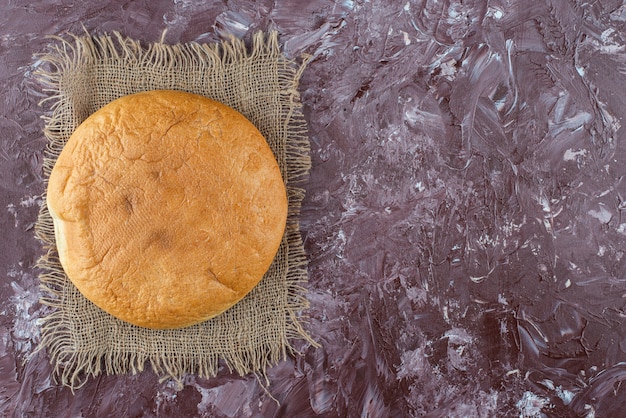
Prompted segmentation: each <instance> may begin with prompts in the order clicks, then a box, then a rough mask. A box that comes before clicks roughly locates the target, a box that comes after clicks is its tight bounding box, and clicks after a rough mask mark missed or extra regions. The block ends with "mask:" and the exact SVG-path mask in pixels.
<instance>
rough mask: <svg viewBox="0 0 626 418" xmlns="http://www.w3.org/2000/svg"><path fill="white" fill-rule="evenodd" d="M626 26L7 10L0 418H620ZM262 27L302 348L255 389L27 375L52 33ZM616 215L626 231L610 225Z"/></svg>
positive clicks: (539, 9)
mask: <svg viewBox="0 0 626 418" xmlns="http://www.w3.org/2000/svg"><path fill="white" fill-rule="evenodd" d="M625 22H626V5H625V4H624V2H623V1H619V0H603V1H594V2H586V1H582V0H577V1H568V0H537V1H525V0H465V1H461V0H438V1H437V0H403V1H391V2H387V1H383V0H372V1H357V0H355V1H351V0H343V1H339V0H337V1H332V0H312V1H310V2H301V1H287V0H271V1H270V0H262V1H257V2H248V1H243V0H237V1H228V0H226V1H219V2H218V1H207V2H200V1H190V0H174V1H170V2H164V1H154V2H153V1H147V0H137V1H123V0H116V1H109V2H75V1H69V0H64V1H61V0H55V1H46V2H31V1H24V0H15V1H14V0H3V1H2V2H1V4H0V86H1V88H2V92H3V94H2V99H1V100H0V188H1V191H0V208H1V209H2V211H1V214H2V216H1V217H0V222H1V228H2V234H3V239H2V248H1V250H0V295H1V298H0V311H1V312H2V317H1V323H0V383H1V385H0V415H1V416H15V417H99V416H108V417H170V416H173V417H174V416H176V417H179V416H189V417H240V416H264V417H265V416H280V417H309V416H327V417H335V416H364V417H389V416H393V417H402V416H429V417H493V416H521V417H540V416H550V417H570V416H585V417H617V416H622V413H623V412H622V411H623V409H624V408H625V407H626V391H625V389H624V387H623V385H622V382H623V381H624V380H626V323H625V322H626V217H625V218H624V219H622V213H624V210H626V155H625V154H626V144H625V142H624V141H626V138H625V136H624V128H623V127H622V125H623V124H624V120H623V118H624V115H625V114H626V101H625V100H626V99H625V97H626V82H625V75H626V46H625V42H624V40H625V38H626V33H625V31H624V29H625ZM83 26H84V27H85V28H86V29H87V30H89V31H93V32H95V33H102V32H110V31H114V30H118V31H121V32H122V33H123V34H124V35H127V36H131V37H134V38H138V39H141V40H142V41H144V42H146V43H147V42H152V41H156V40H158V39H160V37H161V35H162V33H163V30H165V29H167V32H166V35H165V41H166V42H168V43H178V42H188V41H198V42H214V41H216V40H219V39H220V38H221V37H223V36H224V35H226V34H234V35H236V36H240V37H243V38H246V39H248V38H249V35H250V34H251V33H252V32H254V31H256V30H259V29H276V30H278V31H279V33H280V36H281V37H280V40H281V44H282V45H283V46H284V51H285V53H286V54H287V55H289V56H292V57H298V56H300V55H301V54H302V53H307V54H310V55H312V56H313V59H312V61H311V63H310V65H309V67H308V69H307V71H306V72H305V73H304V76H303V80H302V83H301V92H302V99H303V102H304V105H305V114H306V117H307V120H308V122H309V127H310V138H311V146H312V159H313V168H312V171H311V176H310V180H309V183H308V185H307V198H306V200H305V202H304V207H303V213H302V233H303V237H304V239H305V243H306V249H307V254H308V257H309V260H310V282H309V285H308V288H309V292H310V293H309V299H310V301H311V309H310V311H309V312H308V314H309V316H310V324H309V326H308V330H309V331H310V333H311V335H312V336H313V338H315V339H316V340H317V341H319V342H320V343H321V344H322V348H320V349H314V348H311V347H308V346H306V345H303V344H298V346H299V348H300V349H301V350H302V352H303V356H301V357H297V358H290V359H287V360H286V361H284V362H282V363H280V364H278V365H276V366H275V367H273V368H272V369H271V370H270V371H269V377H270V379H271V385H270V387H269V392H270V393H271V394H272V395H273V396H274V397H275V398H276V399H277V400H278V401H279V402H280V405H278V404H277V403H276V402H275V401H274V400H272V399H271V398H270V397H269V396H268V395H267V394H266V393H265V392H264V390H263V388H262V387H261V386H260V385H259V383H258V382H257V380H256V379H255V378H254V377H252V376H246V377H243V378H242V377H239V376H233V375H230V374H229V373H228V371H227V370H223V371H222V372H221V373H220V375H219V376H218V377H217V378H215V379H209V380H206V379H199V378H196V377H194V376H189V377H188V378H187V379H186V381H185V386H184V388H183V389H182V390H178V389H177V388H176V387H175V385H173V384H172V383H171V382H163V383H159V382H158V379H157V378H156V377H155V376H154V375H153V374H152V373H151V372H145V373H143V374H140V375H137V376H101V377H99V378H96V379H91V380H90V381H89V382H88V384H87V385H86V386H85V387H83V388H81V389H79V390H77V391H76V393H74V394H72V392H71V391H70V390H69V389H67V388H63V387H59V386H58V385H56V384H54V382H53V381H51V377H50V372H51V370H50V366H49V364H48V360H47V357H46V355H45V353H41V352H40V353H35V354H33V352H34V349H35V347H36V346H37V343H38V340H39V331H38V327H37V319H38V318H39V317H41V316H42V315H43V314H44V313H45V312H44V311H45V308H43V307H42V306H41V305H39V304H38V296H39V294H38V287H37V278H36V274H37V273H36V271H35V270H34V268H33V266H34V263H35V261H36V259H37V257H38V255H39V254H40V253H41V249H40V246H39V244H38V242H37V241H35V239H34V238H33V224H34V222H35V219H36V214H37V211H38V207H39V205H40V204H41V199H40V198H39V195H40V194H41V192H42V191H43V185H42V174H41V160H42V151H43V148H44V146H45V140H44V138H43V135H42V128H43V121H42V120H41V119H40V116H41V115H42V114H43V110H42V109H41V108H40V107H38V106H37V103H38V101H39V100H41V99H42V98H43V97H44V96H43V95H42V93H41V92H40V91H39V89H38V88H37V86H36V83H35V80H34V78H33V76H32V72H33V70H34V69H35V68H36V67H37V66H38V65H39V63H38V62H37V59H36V58H34V57H33V54H35V53H38V52H41V51H42V50H43V49H44V47H45V45H46V44H47V43H48V42H50V40H49V39H46V38H45V36H46V35H61V34H63V33H65V32H68V31H69V32H73V33H82V32H83ZM625 215H626V213H625Z"/></svg>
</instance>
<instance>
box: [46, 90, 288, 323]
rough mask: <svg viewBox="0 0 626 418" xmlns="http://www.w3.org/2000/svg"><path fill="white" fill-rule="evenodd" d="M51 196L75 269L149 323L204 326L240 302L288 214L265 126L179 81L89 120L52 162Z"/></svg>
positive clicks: (83, 281) (88, 292)
mask: <svg viewBox="0 0 626 418" xmlns="http://www.w3.org/2000/svg"><path fill="white" fill-rule="evenodd" d="M47 204H48V208H49V210H50V214H51V215H52V219H53V221H54V228H55V237H56V243H57V247H58V251H59V257H60V261H61V264H62V266H63V268H64V270H65V272H66V274H67V276H68V277H69V279H70V280H71V281H72V282H73V283H74V285H76V287H77V288H78V289H79V290H80V291H81V292H82V293H83V295H85V297H87V299H89V300H91V301H92V302H93V303H94V304H96V305H97V306H99V307H100V308H102V309H103V310H104V311H106V312H108V313H110V314H111V315H114V316H116V317H117V318H120V319H122V320H124V321H127V322H130V323H132V324H135V325H139V326H142V327H147V328H180V327H185V326H189V325H192V324H196V323H199V322H202V321H205V320H207V319H209V318H212V317H214V316H216V315H219V314H220V313H222V312H224V311H225V310H227V309H228V308H230V307H231V306H233V305H234V304H235V303H237V302H238V301H239V300H241V299H242V298H243V297H244V296H245V295H246V294H247V293H248V292H249V291H250V290H252V288H253V287H254V286H255V285H256V284H257V283H258V282H259V281H260V280H261V278H262V277H263V275H264V274H265V272H266V271H267V269H268V268H269V266H270V264H271V263H272V261H273V259H274V257H275V255H276V252H277V251H278V247H279V245H280V243H281V241H282V237H283V233H284V229H285V224H286V219H287V196H286V191H285V185H284V182H283V179H282V176H281V171H280V168H279V166H278V164H277V162H276V159H275V157H274V154H273V153H272V150H271V149H270V147H269V146H268V144H267V142H266V141H265V139H264V138H263V136H262V135H261V133H260V132H259V131H258V130H257V129H256V127H255V126H254V125H253V124H252V123H250V122H249V121H248V120H247V119H246V118H245V117H244V116H243V115H241V114H240V113H239V112H237V111H235V110H233V109H231V108H230V107H227V106H225V105H223V104H221V103H218V102H215V101H213V100H210V99H207V98H205V97H202V96H198V95H194V94H189V93H183V92H176V91H150V92H144V93H138V94H133V95H129V96H125V97H122V98H120V99H118V100H115V101H113V102H111V103H109V104H107V105H106V106H104V107H103V108H101V109H100V110H98V111H97V112H95V113H94V114H92V115H91V116H90V117H89V118H87V119H86V120H85V121H84V122H83V123H82V124H81V125H80V126H79V127H78V128H77V129H76V131H75V132H74V133H73V134H72V136H71V137H70V139H69V140H68V142H67V144H66V145H65V147H64V148H63V150H62V152H61V154H60V156H59V158H58V160H57V162H56V164H55V166H54V168H53V170H52V173H51V175H50V179H49V183H48V191H47Z"/></svg>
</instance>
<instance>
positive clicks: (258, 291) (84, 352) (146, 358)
mask: <svg viewBox="0 0 626 418" xmlns="http://www.w3.org/2000/svg"><path fill="white" fill-rule="evenodd" d="M41 60H42V61H43V63H44V65H41V66H40V68H41V69H40V70H39V73H38V76H39V79H40V80H41V82H42V86H43V90H44V91H46V92H47V93H48V95H49V98H48V99H46V100H44V102H43V103H44V105H48V106H50V109H49V113H48V116H46V117H45V118H44V119H45V123H46V126H45V135H46V137H47V138H48V140H49V145H48V147H47V155H46V158H45V161H44V175H45V178H46V179H47V178H48V176H49V175H50V170H51V169H52V167H53V166H54V163H55V161H56V158H57V157H58V155H59V153H60V151H61V150H62V149H63V146H64V144H65V143H66V141H67V140H68V138H69V137H70V135H71V134H72V132H73V131H74V129H75V128H76V127H77V126H78V125H79V124H80V123H81V122H82V121H83V120H84V119H85V118H87V116H89V115H90V114H91V113H93V112H95V111H96V110H97V109H99V108H101V107H102V106H104V105H105V104H107V103H109V102H110V101H112V100H114V99H117V98H119V97H121V96H124V95H128V94H131V93H136V92H140V91H145V90H156V89H172V90H183V91H187V92H192V93H197V94H201V95H204V96H207V97H210V98H212V99H215V100H218V101H220V102H222V103H225V104H227V105H229V106H231V107H233V108H235V109H237V110H238V111H239V112H241V113H242V114H243V115H245V116H246V117H247V118H248V119H249V120H250V121H251V122H252V123H254V124H255V125H256V126H257V128H258V129H259V130H260V131H261V133H263V135H264V136H265V138H266V139H267V141H268V143H269V145H270V146H271V148H272V150H273V151H274V154H275V156H276V159H277V160H278V163H279V165H280V167H281V170H282V174H283V177H284V179H285V183H286V185H287V191H288V196H289V217H288V222H287V229H286V232H285V236H284V238H283V242H282V245H281V247H280V249H279V252H278V254H277V256H276V259H275V260H274V263H273V264H272V266H271V268H270V269H269V271H268V272H267V274H266V275H265V276H264V278H263V280H262V281H261V282H260V284H259V285H258V286H257V287H256V288H255V289H254V290H253V291H252V292H251V293H250V294H249V295H248V296H247V297H246V298H245V299H244V300H242V301H241V302H240V303H238V304H237V305H235V306H234V307H233V308H231V309H230V310H228V311H227V312H225V313H224V314H222V315H220V316H218V317H216V318H214V319H211V320H209V321H206V322H204V323H202V324H199V325H196V326H192V327H188V328H183V329H176V330H151V329H145V328H140V327H137V326H134V325H131V324H128V323H126V322H123V321H120V320H118V319H116V318H114V317H112V316H111V315H109V314H107V313H105V312H104V311H102V310H100V309H99V308H98V307H96V306H95V305H93V304H92V303H91V302H90V301H88V300H87V299H86V298H85V297H83V296H82V294H81V293H80V292H79V291H78V290H77V289H76V288H75V287H74V285H73V284H72V283H71V282H70V281H69V280H68V278H67V277H66V275H65V274H64V272H63V268H62V267H61V265H60V263H59V260H58V254H57V251H56V246H55V241H54V229H53V224H52V219H51V217H50V214H49V213H48V210H47V207H46V205H45V204H44V205H43V206H42V209H41V212H40V215H39V219H38V221H37V225H36V235H37V237H38V238H39V239H40V240H42V241H43V243H44V248H45V251H46V254H45V255H44V256H43V257H42V258H41V259H40V261H39V267H40V269H41V272H42V273H41V274H40V281H41V289H42V292H41V303H43V304H46V305H50V306H51V307H53V308H54V309H51V313H50V314H48V315H47V316H46V317H44V318H43V319H42V320H41V333H42V338H41V343H40V348H43V349H45V350H47V352H48V354H49V357H50V361H51V364H52V366H53V368H54V375H55V378H57V379H58V380H59V381H60V382H61V383H62V384H64V385H67V386H70V387H72V388H77V387H79V386H80V385H82V384H84V382H85V381H86V380H87V379H88V377H89V376H96V375H99V374H100V373H103V372H106V373H107V374H123V373H137V372H140V371H142V370H143V368H144V366H145V364H147V363H149V364H150V365H151V366H152V369H153V370H154V371H155V372H156V373H157V374H158V375H159V376H161V377H162V378H163V379H166V378H174V379H176V380H177V381H178V382H179V383H180V381H181V379H182V377H183V376H184V375H185V374H197V375H199V376H203V377H211V376H215V375H216V373H217V370H218V366H219V364H220V362H223V363H224V364H226V365H227V366H228V367H229V368H230V370H231V371H233V370H234V371H236V372H237V373H239V374H241V375H244V374H247V373H250V372H253V373H256V374H257V376H258V375H265V371H266V369H267V367H268V366H270V365H272V364H275V363H277V362H278V361H280V360H282V359H284V358H285V356H287V354H288V353H293V352H294V349H293V347H292V345H291V344H290V342H289V340H290V339H305V340H307V341H309V342H310V343H312V344H315V343H314V342H313V341H312V340H311V339H310V337H309V336H308V335H307V333H306V332H305V331H304V329H303V327H302V324H301V322H302V320H303V316H302V311H303V310H304V309H305V308H306V307H307V300H306V298H305V291H304V289H303V287H302V286H301V284H302V283H303V282H305V281H306V280H307V270H306V259H305V254H304V249H303V244H302V240H301V237H300V232H299V225H298V216H299V209H300V204H301V201H302V198H303V195H304V192H303V190H302V189H301V188H299V187H297V184H298V183H299V182H300V181H302V180H303V177H304V176H305V175H306V174H307V173H308V170H309V167H310V159H309V143H308V138H307V131H306V124H305V121H304V118H303V115H302V112H301V103H300V96H299V94H298V90H297V86H298V81H299V77H300V75H301V73H302V70H303V68H304V64H302V65H300V66H297V65H296V64H295V63H294V62H293V61H291V60H288V59H286V58H285V57H284V55H282V54H281V52H280V48H279V44H278V37H277V34H276V33H275V32H272V33H270V34H264V33H257V34H256V35H255V36H254V37H253V42H252V45H251V47H250V48H246V45H245V44H244V42H242V41H241V40H237V39H234V38H233V39H231V40H228V41H224V42H222V43H221V44H212V45H207V44H197V43H188V44H183V45H166V44H164V43H163V42H160V43H154V44H151V45H149V46H148V47H147V48H144V47H142V45H141V44H140V43H139V42H138V41H134V40H131V39H128V38H125V37H123V36H121V35H119V34H115V35H113V36H109V35H104V36H97V37H95V36H94V37H92V36H89V35H86V36H81V37H77V36H71V37H70V38H69V39H61V38H58V39H57V40H56V41H55V43H54V44H53V45H51V46H50V48H49V50H48V51H47V52H46V53H45V54H43V55H42V56H41Z"/></svg>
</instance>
